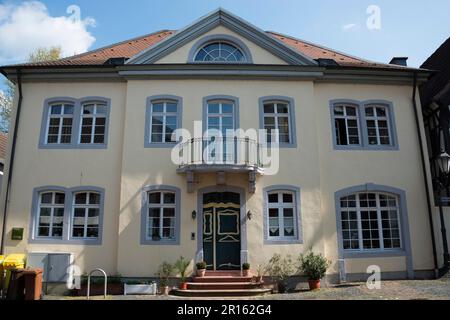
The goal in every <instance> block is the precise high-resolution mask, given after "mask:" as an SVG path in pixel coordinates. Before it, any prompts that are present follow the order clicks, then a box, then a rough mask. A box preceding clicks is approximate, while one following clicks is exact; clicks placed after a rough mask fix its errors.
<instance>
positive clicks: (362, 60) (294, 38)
mask: <svg viewBox="0 0 450 320" xmlns="http://www.w3.org/2000/svg"><path fill="white" fill-rule="evenodd" d="M266 32H267V33H269V34H274V35H278V36H281V37H285V38H289V39H291V40H296V41H301V42H304V43H306V44H308V45H311V46H315V47H317V48H321V49H324V50H329V51H332V52H334V53H337V54H340V55H343V56H346V57H348V58H351V59H355V60H359V61H361V62H366V63H373V64H381V65H389V64H387V63H383V62H377V61H373V60H368V59H363V58H360V57H357V56H354V55H351V54H348V53H345V52H342V51H338V50H335V49H332V48H330V47H326V46H323V45H320V44H316V43H314V42H311V41H307V40H303V39H300V38H296V37H293V36H290V35H286V34H283V33H280V32H276V31H271V30H268V31H266Z"/></svg>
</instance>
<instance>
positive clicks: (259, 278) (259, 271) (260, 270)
mask: <svg viewBox="0 0 450 320" xmlns="http://www.w3.org/2000/svg"><path fill="white" fill-rule="evenodd" d="M265 272H266V270H265V268H264V265H262V264H259V265H258V267H257V268H256V277H255V279H256V282H257V283H262V282H263V276H264V274H265Z"/></svg>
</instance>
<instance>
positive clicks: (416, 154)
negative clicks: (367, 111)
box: [314, 84, 434, 272]
mask: <svg viewBox="0 0 450 320" xmlns="http://www.w3.org/2000/svg"><path fill="white" fill-rule="evenodd" d="M411 92H412V87H410V86H382V85H356V84H355V85H351V84H348V85H343V84H341V85H338V84H318V85H316V86H315V90H314V97H315V98H314V108H315V109H316V110H317V117H316V119H317V127H318V128H320V129H319V134H318V137H319V143H318V145H319V154H320V157H319V158H320V186H321V192H322V221H323V229H324V233H323V235H324V239H323V240H324V243H325V247H326V249H325V251H326V254H327V256H328V257H329V258H331V259H332V260H333V261H336V260H337V258H338V256H337V255H338V249H337V237H336V211H335V199H334V193H335V192H336V191H338V190H341V189H344V188H347V187H351V186H356V185H363V184H366V183H375V184H379V185H386V186H390V187H395V188H399V189H402V190H404V191H405V192H406V199H407V211H408V220H409V229H410V237H411V247H412V258H413V268H414V270H431V269H433V268H434V266H433V257H432V246H431V237H430V232H429V230H430V228H429V221H428V216H427V215H428V213H427V206H426V203H427V202H426V193H425V187H424V180H423V174H422V171H421V160H420V150H419V144H418V138H417V131H416V130H417V129H416V125H415V119H414V111H413V106H412V101H411ZM332 99H354V100H360V101H362V100H373V99H382V100H388V101H391V102H393V111H394V114H395V121H396V130H397V137H398V144H399V150H398V151H336V150H333V144H332V139H331V138H330V137H331V136H332V132H331V130H332V129H331V121H330V107H329V101H330V100H332ZM357 260H358V261H351V262H349V261H348V260H347V261H348V262H347V263H346V264H347V265H348V266H358V267H357V268H356V270H352V269H350V270H347V272H365V268H366V267H367V266H369V265H370V264H371V263H373V260H372V259H366V261H364V260H365V259H357ZM377 264H378V265H379V266H380V267H381V270H382V271H384V270H389V271H399V270H404V266H405V259H404V258H395V259H386V258H382V259H378V260H377ZM394 266H396V268H394ZM395 269H396V270H395ZM334 270H335V271H337V264H336V263H335V264H334Z"/></svg>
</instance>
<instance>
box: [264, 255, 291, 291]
mask: <svg viewBox="0 0 450 320" xmlns="http://www.w3.org/2000/svg"><path fill="white" fill-rule="evenodd" d="M295 269H296V268H295V266H294V262H293V259H292V256H291V255H290V254H288V255H286V256H285V257H282V256H281V255H280V254H278V253H276V254H274V255H273V256H272V258H270V260H269V263H268V264H267V273H268V274H269V275H270V276H271V277H272V280H273V282H275V283H276V284H277V286H278V293H285V292H286V291H287V279H288V277H289V276H292V275H294V273H295Z"/></svg>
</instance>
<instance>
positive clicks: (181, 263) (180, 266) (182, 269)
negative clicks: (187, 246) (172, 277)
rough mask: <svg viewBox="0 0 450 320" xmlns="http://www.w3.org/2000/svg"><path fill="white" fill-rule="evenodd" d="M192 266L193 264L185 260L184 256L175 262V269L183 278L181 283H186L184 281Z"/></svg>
mask: <svg viewBox="0 0 450 320" xmlns="http://www.w3.org/2000/svg"><path fill="white" fill-rule="evenodd" d="M190 264H191V262H190V261H189V260H187V259H185V258H184V257H183V256H181V257H180V258H179V259H178V260H177V261H176V262H175V264H174V267H175V270H177V271H178V273H179V274H180V276H181V282H184V280H185V279H186V271H187V268H188V267H189V265H190Z"/></svg>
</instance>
